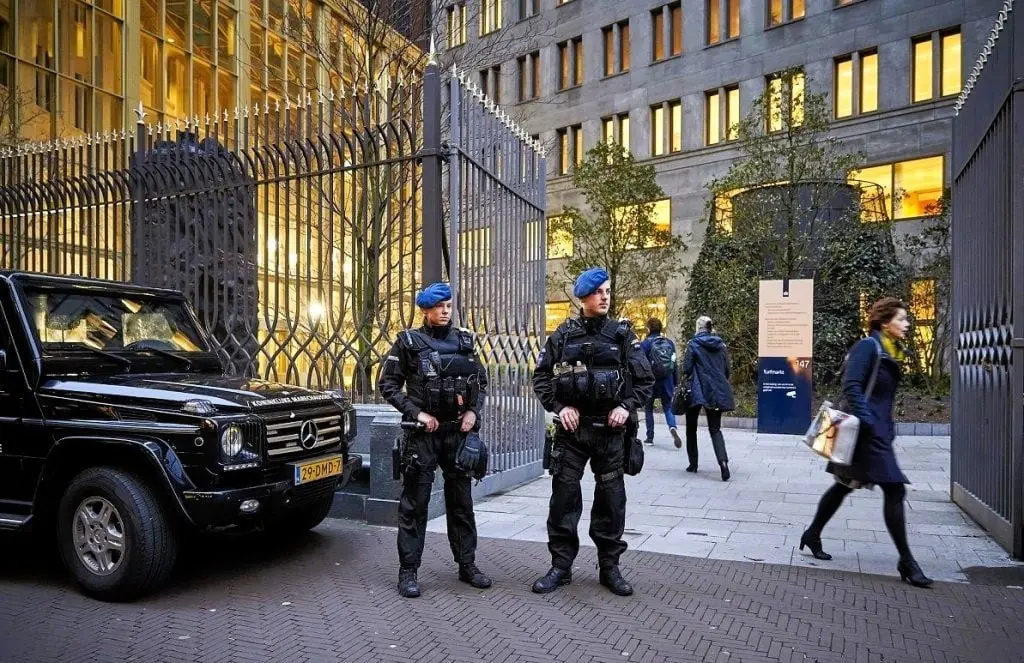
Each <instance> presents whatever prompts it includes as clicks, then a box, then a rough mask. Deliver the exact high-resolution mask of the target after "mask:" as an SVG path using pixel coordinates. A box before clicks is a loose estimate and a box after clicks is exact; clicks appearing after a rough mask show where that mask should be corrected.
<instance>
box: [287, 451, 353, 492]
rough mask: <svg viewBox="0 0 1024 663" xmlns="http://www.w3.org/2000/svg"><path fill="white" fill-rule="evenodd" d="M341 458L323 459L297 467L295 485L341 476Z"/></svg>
mask: <svg viewBox="0 0 1024 663" xmlns="http://www.w3.org/2000/svg"><path fill="white" fill-rule="evenodd" d="M341 465H342V463H341V456H331V457H330V458H321V459H320V460H314V461H313V462H311V463H302V464H301V465H296V466H295V485H296V486H298V485H299V484H302V483H309V482H310V481H319V480H320V479H327V478H329V477H336V476H338V475H339V474H341Z"/></svg>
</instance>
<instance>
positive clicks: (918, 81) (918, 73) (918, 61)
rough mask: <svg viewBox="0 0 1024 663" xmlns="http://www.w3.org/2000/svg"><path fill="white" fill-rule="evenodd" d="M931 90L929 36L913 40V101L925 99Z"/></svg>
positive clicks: (927, 98)
mask: <svg viewBox="0 0 1024 663" xmlns="http://www.w3.org/2000/svg"><path fill="white" fill-rule="evenodd" d="M933 96H934V95H933V92H932V40H931V37H927V38H925V39H921V40H919V41H915V42H914V101H915V102H917V101H927V100H929V99H931V98H932V97H933Z"/></svg>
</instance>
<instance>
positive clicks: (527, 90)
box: [516, 51, 540, 101]
mask: <svg viewBox="0 0 1024 663" xmlns="http://www.w3.org/2000/svg"><path fill="white" fill-rule="evenodd" d="M516 64H517V68H518V75H519V101H530V100H531V99H536V98H538V97H540V51H534V52H533V53H528V54H526V55H524V56H522V57H520V58H519V59H518V60H517V61H516Z"/></svg>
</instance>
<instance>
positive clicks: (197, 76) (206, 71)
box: [192, 60, 217, 117]
mask: <svg viewBox="0 0 1024 663" xmlns="http://www.w3.org/2000/svg"><path fill="white" fill-rule="evenodd" d="M215 95H216V92H215V91H214V87H213V67H212V66H210V65H208V64H206V63H205V62H201V61H200V60H193V61H192V114H193V115H198V116H199V117H205V116H206V115H207V114H210V115H215V114H216V112H217V101H216V96H215Z"/></svg>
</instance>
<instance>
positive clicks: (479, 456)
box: [455, 431, 487, 478]
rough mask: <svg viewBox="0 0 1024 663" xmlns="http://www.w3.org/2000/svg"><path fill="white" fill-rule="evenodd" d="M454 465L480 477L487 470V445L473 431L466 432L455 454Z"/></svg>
mask: <svg viewBox="0 0 1024 663" xmlns="http://www.w3.org/2000/svg"><path fill="white" fill-rule="evenodd" d="M455 466H456V467H457V468H459V469H460V470H462V471H463V472H469V473H470V474H472V475H473V476H474V477H477V478H480V477H481V476H482V475H484V474H486V472H487V445H486V444H484V441H483V440H481V439H480V436H479V435H478V434H476V433H475V432H472V431H471V432H469V433H466V436H465V437H464V438H462V444H460V445H459V449H458V451H457V452H456V454H455Z"/></svg>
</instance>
